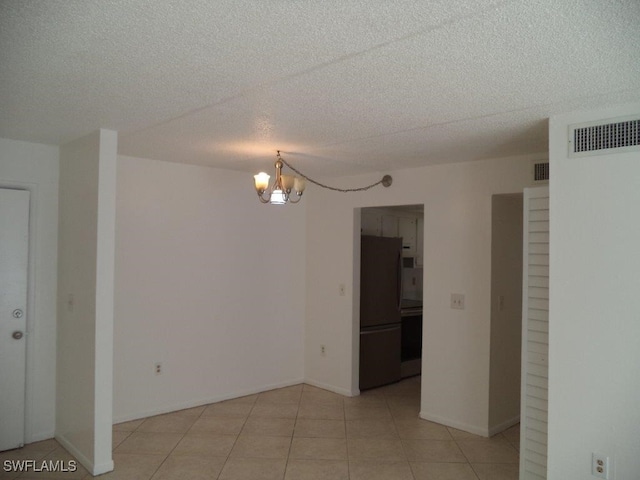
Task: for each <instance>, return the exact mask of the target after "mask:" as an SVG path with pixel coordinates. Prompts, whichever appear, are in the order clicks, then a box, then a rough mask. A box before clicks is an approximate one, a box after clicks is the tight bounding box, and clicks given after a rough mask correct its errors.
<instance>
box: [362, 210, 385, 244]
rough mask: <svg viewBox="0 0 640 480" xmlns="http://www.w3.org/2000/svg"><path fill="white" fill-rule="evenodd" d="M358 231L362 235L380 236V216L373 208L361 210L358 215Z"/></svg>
mask: <svg viewBox="0 0 640 480" xmlns="http://www.w3.org/2000/svg"><path fill="white" fill-rule="evenodd" d="M360 233H361V234H362V235H372V236H374V237H380V236H382V216H381V215H380V214H379V213H378V212H376V211H373V210H364V209H363V210H362V215H361V217H360Z"/></svg>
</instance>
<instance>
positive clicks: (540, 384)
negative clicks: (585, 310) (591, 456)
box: [520, 187, 549, 480]
mask: <svg viewBox="0 0 640 480" xmlns="http://www.w3.org/2000/svg"><path fill="white" fill-rule="evenodd" d="M523 220H524V221H523V223H524V225H523V226H524V229H523V230H524V232H523V233H524V234H523V238H522V246H523V272H522V367H521V368H522V374H521V378H520V381H521V391H520V396H521V404H520V480H545V479H546V478H547V433H548V432H547V412H548V405H547V401H548V388H549V386H548V384H549V187H538V188H526V189H525V190H524V218H523Z"/></svg>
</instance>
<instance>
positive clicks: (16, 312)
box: [13, 308, 24, 318]
mask: <svg viewBox="0 0 640 480" xmlns="http://www.w3.org/2000/svg"><path fill="white" fill-rule="evenodd" d="M22 315H24V312H23V311H22V310H20V309H19V308H16V309H15V310H14V311H13V318H22Z"/></svg>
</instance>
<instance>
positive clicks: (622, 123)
mask: <svg viewBox="0 0 640 480" xmlns="http://www.w3.org/2000/svg"><path fill="white" fill-rule="evenodd" d="M635 151H640V118H639V116H638V115H636V116H634V117H626V118H619V119H612V120H605V121H599V122H591V123H585V124H580V125H571V126H570V127H569V157H582V156H586V155H605V154H608V153H625V152H635Z"/></svg>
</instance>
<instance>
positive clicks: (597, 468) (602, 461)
mask: <svg viewBox="0 0 640 480" xmlns="http://www.w3.org/2000/svg"><path fill="white" fill-rule="evenodd" d="M591 475H593V476H594V477H598V478H604V479H605V480H607V479H608V478H609V457H607V456H606V455H603V454H602V453H594V454H592V455H591Z"/></svg>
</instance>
